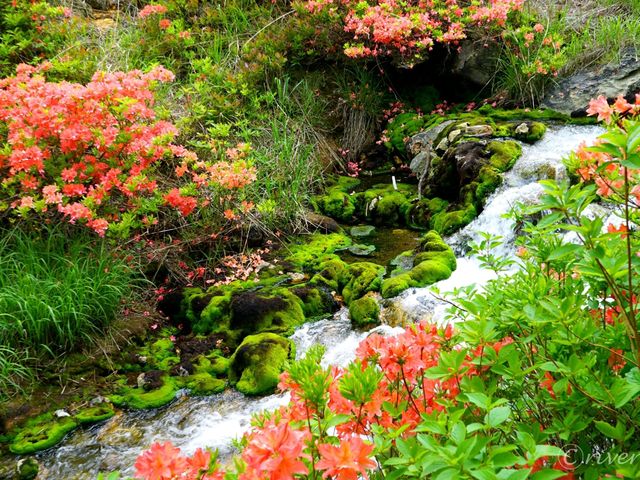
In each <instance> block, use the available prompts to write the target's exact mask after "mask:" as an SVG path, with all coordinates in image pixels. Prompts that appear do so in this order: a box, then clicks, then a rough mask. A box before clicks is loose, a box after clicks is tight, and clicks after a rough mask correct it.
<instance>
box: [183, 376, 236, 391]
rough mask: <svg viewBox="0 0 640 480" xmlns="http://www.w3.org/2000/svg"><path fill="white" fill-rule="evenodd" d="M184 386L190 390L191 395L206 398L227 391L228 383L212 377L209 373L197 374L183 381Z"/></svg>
mask: <svg viewBox="0 0 640 480" xmlns="http://www.w3.org/2000/svg"><path fill="white" fill-rule="evenodd" d="M181 381H182V384H183V385H184V386H185V387H186V388H188V389H189V392H190V393H191V395H195V396H206V395H213V394H216V393H220V392H222V391H223V390H224V389H225V386H226V385H227V382H226V381H224V380H221V379H219V378H216V377H214V376H213V375H210V374H209V373H195V374H193V375H189V376H188V377H184V378H183V379H181Z"/></svg>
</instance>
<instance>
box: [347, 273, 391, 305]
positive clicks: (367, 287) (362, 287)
mask: <svg viewBox="0 0 640 480" xmlns="http://www.w3.org/2000/svg"><path fill="white" fill-rule="evenodd" d="M385 272H386V269H385V268H384V267H383V266H381V265H378V264H376V263H372V262H356V263H352V264H351V265H349V269H348V271H347V274H346V278H347V281H346V282H345V286H344V288H343V289H342V297H343V298H344V301H345V303H346V304H347V305H348V304H350V303H351V301H352V300H356V299H358V298H360V297H362V296H363V295H364V294H365V293H367V292H377V291H380V286H381V285H382V277H384V274H385Z"/></svg>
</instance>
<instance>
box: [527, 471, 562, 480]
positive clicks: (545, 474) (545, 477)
mask: <svg viewBox="0 0 640 480" xmlns="http://www.w3.org/2000/svg"><path fill="white" fill-rule="evenodd" d="M566 474H567V473H566V472H562V471H560V470H551V469H549V468H545V469H544V470H540V471H539V472H536V473H534V475H533V477H531V479H532V480H554V479H556V478H560V477H564V476H565V475H566Z"/></svg>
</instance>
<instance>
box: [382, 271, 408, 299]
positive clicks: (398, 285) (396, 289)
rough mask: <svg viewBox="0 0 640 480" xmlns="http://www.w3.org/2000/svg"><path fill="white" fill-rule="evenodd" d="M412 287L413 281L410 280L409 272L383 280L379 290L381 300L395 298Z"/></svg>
mask: <svg viewBox="0 0 640 480" xmlns="http://www.w3.org/2000/svg"><path fill="white" fill-rule="evenodd" d="M413 285H414V281H413V279H412V278H411V275H410V274H409V272H406V273H401V274H400V275H396V276H395V277H391V278H385V279H384V281H383V282H382V287H381V288H380V293H381V295H382V298H392V297H397V296H398V295H400V294H401V293H402V292H404V291H405V290H406V289H408V288H411V287H412V286H413Z"/></svg>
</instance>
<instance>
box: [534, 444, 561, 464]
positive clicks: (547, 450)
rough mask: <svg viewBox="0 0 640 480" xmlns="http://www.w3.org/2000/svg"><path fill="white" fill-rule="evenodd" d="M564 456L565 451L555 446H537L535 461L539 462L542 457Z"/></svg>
mask: <svg viewBox="0 0 640 480" xmlns="http://www.w3.org/2000/svg"><path fill="white" fill-rule="evenodd" d="M562 456H564V450H562V449H561V448H558V447H554V446H553V445H536V450H535V453H534V460H538V459H539V458H542V457H562Z"/></svg>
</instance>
